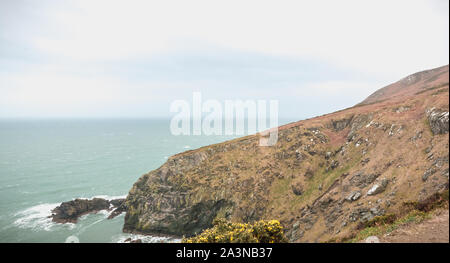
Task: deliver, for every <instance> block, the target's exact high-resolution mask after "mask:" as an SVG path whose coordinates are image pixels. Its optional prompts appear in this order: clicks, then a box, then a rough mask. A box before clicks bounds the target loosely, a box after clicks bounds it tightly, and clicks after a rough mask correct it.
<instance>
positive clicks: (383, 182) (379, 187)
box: [367, 179, 389, 195]
mask: <svg viewBox="0 0 450 263" xmlns="http://www.w3.org/2000/svg"><path fill="white" fill-rule="evenodd" d="M388 182H389V181H388V180H387V179H382V180H381V182H380V183H376V184H374V185H373V186H372V188H370V189H369V191H368V192H367V195H376V194H379V193H381V192H383V191H384V190H385V189H386V186H387V184H388Z"/></svg>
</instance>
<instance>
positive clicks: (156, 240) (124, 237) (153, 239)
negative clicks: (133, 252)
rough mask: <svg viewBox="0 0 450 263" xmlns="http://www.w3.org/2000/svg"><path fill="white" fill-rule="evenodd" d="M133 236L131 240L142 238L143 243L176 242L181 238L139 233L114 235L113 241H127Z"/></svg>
mask: <svg viewBox="0 0 450 263" xmlns="http://www.w3.org/2000/svg"><path fill="white" fill-rule="evenodd" d="M128 238H131V240H136V239H140V240H142V243H176V242H180V241H181V239H178V238H172V237H162V236H147V235H139V234H126V233H124V234H119V235H115V236H113V237H112V240H111V241H112V243H127V242H125V240H127V239H128Z"/></svg>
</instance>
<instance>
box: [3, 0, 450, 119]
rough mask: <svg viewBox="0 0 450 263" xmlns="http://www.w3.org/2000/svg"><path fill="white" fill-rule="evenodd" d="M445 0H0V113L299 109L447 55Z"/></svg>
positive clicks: (337, 100) (149, 114)
mask: <svg viewBox="0 0 450 263" xmlns="http://www.w3.org/2000/svg"><path fill="white" fill-rule="evenodd" d="M448 9H449V1H448V0H424V1H417V0H396V1H386V0H376V1H360V0H340V1H320V0H319V1H283V0H277V1H264V0H257V1H248V0H245V1H242V0H239V1H235V0H227V1H213V0H202V1H198V0H190V1H182V0H180V1H171V0H165V1H111V0H108V1H97V0H77V1H67V0H54V1H49V0H42V1H32V0H29V1H24V0H2V1H0V118H86V117H89V118H160V117H162V118H166V117H170V116H172V115H173V113H171V112H170V103H171V102H172V101H174V100H179V99H182V100H187V101H189V102H190V101H192V94H193V92H201V93H202V97H203V99H204V100H206V99H215V100H219V101H224V100H237V99H240V100H246V99H250V100H259V99H263V100H278V101H279V118H289V119H293V120H300V119H305V118H309V117H314V116H318V115H321V114H325V113H329V112H332V111H336V110H340V109H343V108H347V107H350V106H353V105H355V104H357V103H358V102H360V101H362V100H363V99H364V98H366V97H367V96H368V95H370V94H371V93H372V92H374V91H375V90H377V89H379V88H382V87H384V86H386V85H388V84H390V83H393V82H395V81H397V80H399V79H401V78H403V77H405V76H407V75H409V74H412V73H415V72H418V71H421V70H426V69H430V68H435V67H439V66H443V65H446V64H448V63H449V62H448V58H449V33H448V32H449V13H448Z"/></svg>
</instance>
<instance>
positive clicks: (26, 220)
mask: <svg viewBox="0 0 450 263" xmlns="http://www.w3.org/2000/svg"><path fill="white" fill-rule="evenodd" d="M58 205H59V204H58V203H55V204H39V205H35V206H32V207H30V208H27V209H25V210H22V211H20V212H18V213H16V214H14V216H15V217H18V218H17V219H16V220H15V221H14V223H13V224H14V225H15V226H17V227H19V228H30V229H32V230H45V231H51V230H52V227H53V226H55V225H56V223H54V222H52V219H51V218H49V216H51V215H52V210H53V209H55V208H56V207H57V206H58ZM65 227H69V228H70V229H72V228H73V227H75V224H71V223H68V224H65Z"/></svg>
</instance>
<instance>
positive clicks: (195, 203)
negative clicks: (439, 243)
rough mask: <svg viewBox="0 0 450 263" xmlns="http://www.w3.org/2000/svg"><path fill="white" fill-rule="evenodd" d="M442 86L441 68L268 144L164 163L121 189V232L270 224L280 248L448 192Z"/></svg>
mask: <svg viewBox="0 0 450 263" xmlns="http://www.w3.org/2000/svg"><path fill="white" fill-rule="evenodd" d="M408 79H414V81H409V84H408V83H407V82H408ZM448 79H449V75H448V66H445V67H441V68H438V69H435V70H431V71H426V72H425V73H424V72H420V73H417V74H415V75H412V76H409V77H408V78H405V79H404V80H402V81H403V82H402V81H400V82H402V83H403V84H401V85H402V86H401V88H396V89H395V92H394V91H392V92H391V91H390V93H389V94H390V96H389V97H386V96H381V95H376V96H374V95H372V96H371V97H369V98H370V99H369V98H368V100H366V101H365V102H363V103H361V104H359V105H357V106H355V107H352V108H349V109H346V110H342V111H339V112H335V113H332V114H328V115H323V116H320V117H316V118H313V119H309V120H304V121H299V122H296V123H291V124H288V125H285V126H281V127H280V129H279V139H278V142H277V144H276V145H275V146H273V147H259V146H258V143H259V138H258V135H254V136H247V137H243V138H240V139H236V140H232V141H228V142H224V143H220V144H215V145H211V146H207V147H203V148H200V149H196V150H193V151H187V152H184V153H180V154H177V155H175V156H172V157H171V158H169V160H168V161H167V162H166V163H165V164H163V165H162V166H161V167H160V168H158V169H156V170H154V171H151V172H150V173H148V174H145V175H143V176H142V177H141V178H139V180H138V181H137V182H136V183H135V184H134V186H133V187H132V189H131V190H130V192H129V195H128V197H127V199H126V207H127V213H126V216H125V225H124V231H126V232H140V233H152V234H155V233H159V234H171V235H178V236H181V235H185V236H189V235H193V234H195V233H199V232H200V231H201V230H203V229H205V228H207V227H210V226H211V223H212V220H213V219H214V218H216V217H223V218H227V219H229V220H232V221H236V222H249V221H253V220H258V219H278V220H280V222H281V223H282V224H283V225H284V227H285V228H286V229H287V236H288V238H289V239H290V241H292V242H319V241H325V240H328V239H330V238H336V237H339V236H345V235H347V234H348V233H350V232H351V231H353V229H354V228H355V227H356V225H357V224H358V223H359V222H360V221H362V222H364V221H367V220H370V219H371V218H373V217H374V216H377V215H383V214H385V213H388V212H392V211H396V210H397V209H399V207H400V206H401V205H402V203H403V202H404V201H416V200H421V199H425V198H426V197H428V196H430V195H431V194H433V193H435V192H439V191H442V190H444V189H446V188H447V189H448V181H449V179H448V178H449V177H448V176H449V173H448V167H449V159H448V158H449V156H448V149H449V148H448V147H449V145H448V140H449V137H448V127H449V125H448V111H449V104H448V100H449V93H448ZM393 85H394V84H393ZM388 87H389V86H388ZM385 89H386V88H385ZM375 94H377V93H375ZM383 94H386V93H383ZM374 98H375V99H374Z"/></svg>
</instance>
